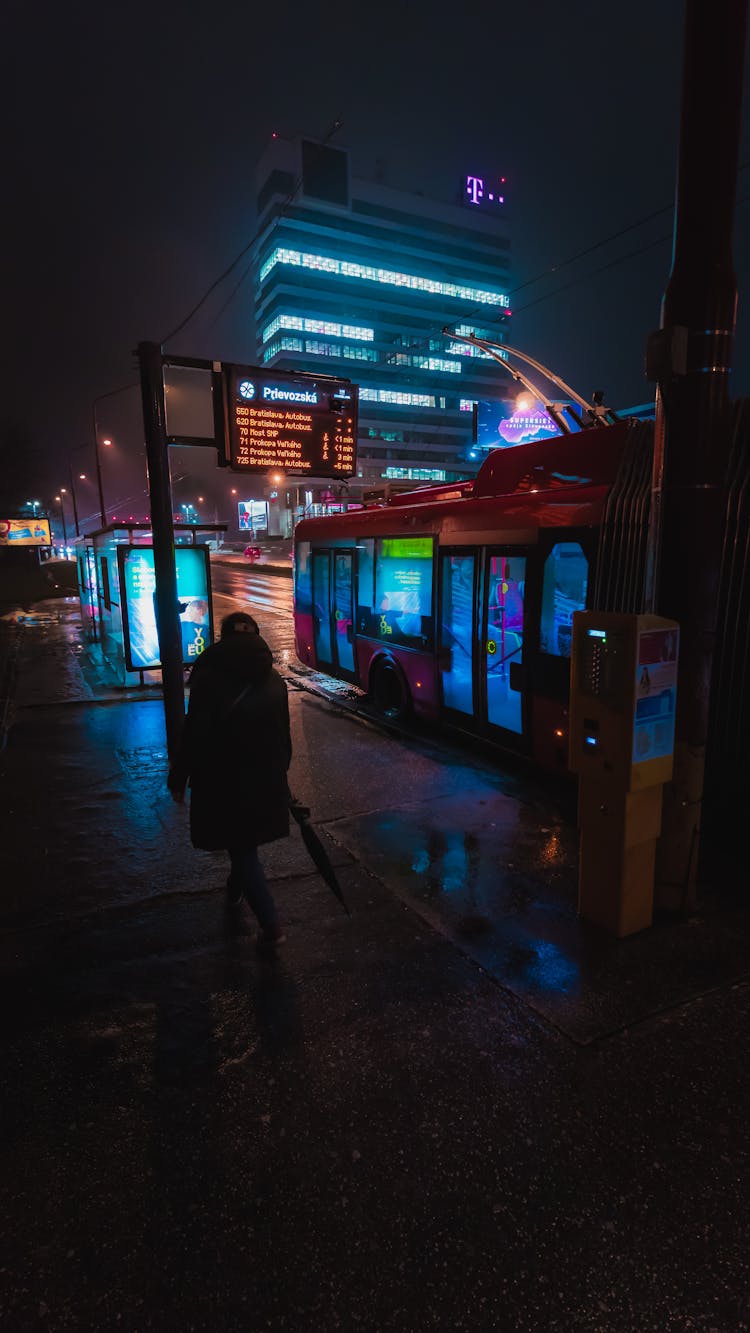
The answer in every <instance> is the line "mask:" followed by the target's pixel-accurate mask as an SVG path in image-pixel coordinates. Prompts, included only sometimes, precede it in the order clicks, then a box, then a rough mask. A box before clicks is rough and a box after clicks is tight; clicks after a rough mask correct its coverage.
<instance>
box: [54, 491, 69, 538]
mask: <svg viewBox="0 0 750 1333" xmlns="http://www.w3.org/2000/svg"><path fill="white" fill-rule="evenodd" d="M55 499H56V500H59V501H60V518H61V520H62V530H63V550H64V551H66V552H67V549H68V533H67V530H66V528H65V506H64V505H63V498H62V495H56V496H55Z"/></svg>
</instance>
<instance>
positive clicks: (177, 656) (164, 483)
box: [138, 342, 185, 759]
mask: <svg viewBox="0 0 750 1333" xmlns="http://www.w3.org/2000/svg"><path fill="white" fill-rule="evenodd" d="M138 361H139V364H140V370H141V400H142V404H143V426H144V431H145V436H146V465H147V468H148V488H149V497H150V504H151V531H152V533H153V542H154V574H155V577H156V597H155V602H156V625H157V629H158V632H159V657H160V660H161V676H162V689H163V694H164V722H165V727H166V733H167V751H168V753H169V757H170V759H171V758H173V757H174V755H175V753H176V749H177V745H178V743H179V739H180V734H181V732H182V725H183V722H184V720H185V686H184V682H183V673H182V633H181V626H180V618H179V613H178V610H177V569H176V566H175V544H174V523H173V518H172V483H171V478H170V475H169V450H168V447H167V432H166V421H165V416H166V413H165V404H164V377H163V369H162V355H161V348H160V347H159V345H158V343H151V342H142V343H139V344H138Z"/></svg>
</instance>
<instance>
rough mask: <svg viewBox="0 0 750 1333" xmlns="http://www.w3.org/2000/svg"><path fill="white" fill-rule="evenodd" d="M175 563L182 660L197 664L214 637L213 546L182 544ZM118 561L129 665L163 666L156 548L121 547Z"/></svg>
mask: <svg viewBox="0 0 750 1333" xmlns="http://www.w3.org/2000/svg"><path fill="white" fill-rule="evenodd" d="M176 562H177V607H178V612H179V617H180V627H181V633H182V660H183V664H184V665H185V666H192V664H193V663H194V662H195V660H196V658H198V657H200V655H201V653H202V652H204V651H205V649H206V648H207V647H208V645H209V644H210V643H211V642H212V640H213V619H212V614H211V578H210V573H209V556H208V547H207V546H184V547H178V548H177V550H176ZM117 563H118V567H119V574H120V595H121V605H122V621H123V637H124V643H125V664H126V666H127V668H128V671H152V670H154V669H155V668H158V667H159V666H160V665H161V663H160V661H159V635H158V632H157V629H156V603H155V590H156V578H155V575H154V550H153V547H152V546H118V548H117Z"/></svg>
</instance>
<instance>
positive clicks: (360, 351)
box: [305, 338, 378, 362]
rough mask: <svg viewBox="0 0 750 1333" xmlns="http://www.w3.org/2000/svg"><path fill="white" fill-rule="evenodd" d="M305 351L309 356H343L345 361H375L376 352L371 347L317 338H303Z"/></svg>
mask: <svg viewBox="0 0 750 1333" xmlns="http://www.w3.org/2000/svg"><path fill="white" fill-rule="evenodd" d="M305 351H306V352H307V353H308V354H309V355H310V356H335V357H345V358H346V360H347V361H375V362H377V360H378V354H377V352H374V351H373V349H372V348H371V347H349V346H347V344H346V343H324V342H319V341H318V339H317V338H306V339H305Z"/></svg>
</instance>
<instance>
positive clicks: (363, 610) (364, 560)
mask: <svg viewBox="0 0 750 1333" xmlns="http://www.w3.org/2000/svg"><path fill="white" fill-rule="evenodd" d="M374 614H375V539H374V537H367V538H365V539H363V540H361V541H358V542H357V629H358V630H359V633H360V634H369V633H371V628H370V626H371V621H372V617H373V616H374Z"/></svg>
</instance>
